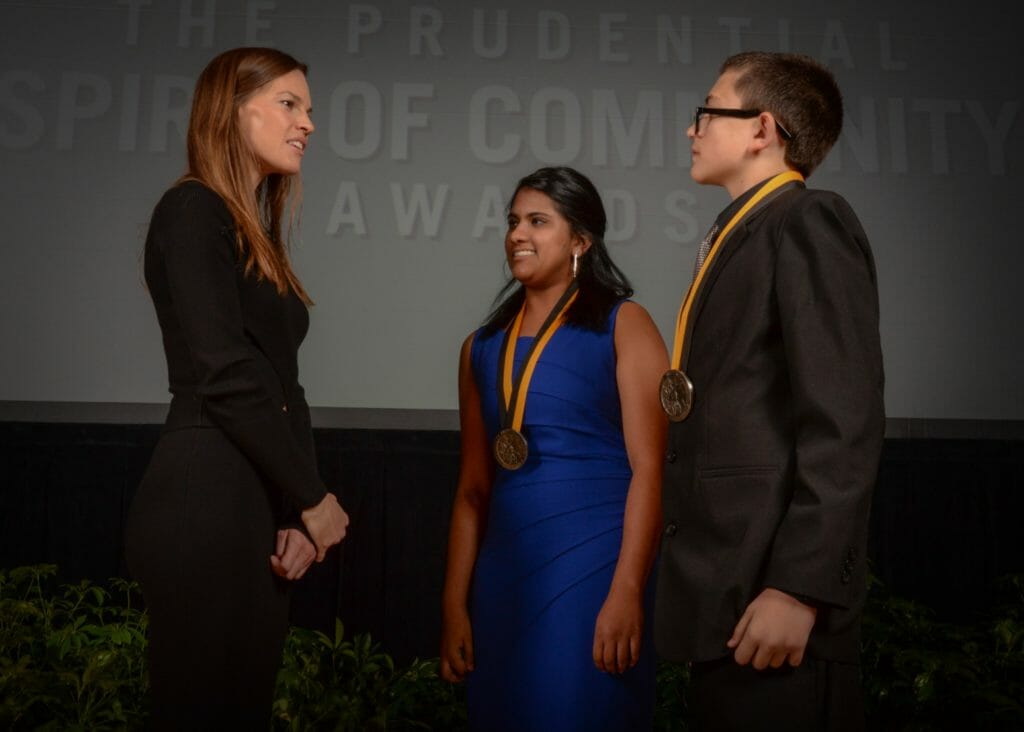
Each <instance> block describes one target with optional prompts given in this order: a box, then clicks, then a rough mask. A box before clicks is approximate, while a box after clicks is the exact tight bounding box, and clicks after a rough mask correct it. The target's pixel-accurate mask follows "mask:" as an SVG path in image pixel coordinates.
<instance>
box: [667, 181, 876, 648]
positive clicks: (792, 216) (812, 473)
mask: <svg viewBox="0 0 1024 732" xmlns="http://www.w3.org/2000/svg"><path fill="white" fill-rule="evenodd" d="M692 317H693V319H694V320H693V329H692V333H691V336H690V347H689V349H688V352H689V357H688V362H687V364H686V371H687V373H688V374H689V376H690V378H691V379H692V381H693V383H694V392H695V393H694V405H693V411H692V413H691V414H690V416H689V417H688V418H687V419H686V420H685V421H684V422H681V423H678V424H673V425H672V427H671V429H670V430H669V446H668V453H667V455H666V459H667V465H666V470H665V479H664V490H663V507H664V515H665V533H664V537H663V542H662V551H661V560H660V565H659V576H658V593H657V601H656V610H655V621H654V630H655V636H656V642H657V646H658V650H659V652H660V653H661V655H662V656H664V657H666V658H670V659H675V660H698V661H700V660H710V659H714V658H719V657H722V656H725V655H727V654H728V653H730V651H729V649H727V648H726V645H725V643H726V641H727V640H728V639H729V637H730V635H731V634H732V630H733V628H734V626H735V625H736V623H737V621H738V620H739V618H740V616H741V615H742V613H743V612H744V610H745V609H746V607H747V605H748V604H749V603H750V602H751V601H752V600H753V599H754V598H755V597H756V596H757V594H758V593H759V592H760V591H761V590H762V589H764V588H765V587H774V588H777V589H779V590H783V591H785V592H788V593H790V594H793V595H797V596H799V597H800V598H801V599H803V600H804V601H806V602H812V603H814V604H816V605H817V606H818V607H819V611H818V616H817V621H816V623H815V627H814V629H813V631H812V634H811V639H810V641H809V644H808V653H810V654H811V655H815V656H817V657H819V658H830V659H837V660H855V659H856V658H857V655H858V650H859V616H860V611H861V609H862V606H863V602H864V596H865V591H866V590H865V586H866V568H865V544H866V539H867V524H868V513H869V509H870V501H871V492H872V489H873V487H874V482H875V478H876V475H877V471H878V459H879V454H880V452H881V445H882V438H883V435H884V430H885V419H884V406H883V373H882V356H881V347H880V344H879V334H878V294H877V281H876V274H875V265H874V260H873V258H872V255H871V250H870V248H869V246H868V241H867V237H866V236H865V234H864V231H863V229H862V228H861V225H860V223H859V222H858V220H857V217H856V216H855V215H854V213H853V211H852V210H851V208H850V207H849V205H848V204H847V203H846V201H844V200H843V199H842V198H841V197H840V196H838V195H836V194H834V193H831V192H828V191H812V190H807V189H805V188H804V187H803V186H796V187H794V188H792V189H789V190H786V191H783V192H782V193H781V194H779V195H778V197H776V198H775V199H774V200H772V201H771V202H770V203H769V204H768V205H767V206H765V207H764V208H762V209H761V210H759V211H755V213H754V214H753V215H751V216H750V217H749V218H748V220H747V221H745V222H744V223H743V224H741V225H740V226H739V227H737V229H736V230H735V231H734V233H733V234H732V236H731V237H730V238H729V239H728V240H727V241H726V242H725V243H724V244H723V248H722V249H721V251H719V252H718V254H717V255H716V258H715V259H714V260H713V262H712V265H711V269H710V270H709V272H708V273H707V275H706V277H705V281H704V283H703V285H702V287H701V291H700V292H699V293H698V295H697V299H696V301H695V303H694V305H693V315H692Z"/></svg>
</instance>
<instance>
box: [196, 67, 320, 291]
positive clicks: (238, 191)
mask: <svg viewBox="0 0 1024 732" xmlns="http://www.w3.org/2000/svg"><path fill="white" fill-rule="evenodd" d="M296 69H298V70H299V71H301V72H302V73H303V74H305V73H306V65H305V64H303V63H301V62H299V61H297V60H296V59H294V58H292V57H291V56H289V55H288V54H286V53H283V52H281V51H278V50H275V49H273V48H235V49H232V50H230V51H225V52H224V53H222V54H220V55H218V56H216V57H215V58H214V59H213V60H212V61H210V63H209V64H207V66H206V68H205V69H203V73H202V74H200V75H199V79H198V80H197V81H196V88H195V94H194V95H193V97H192V114H191V117H190V118H189V123H188V172H187V173H186V174H185V176H184V177H183V178H182V180H190V179H191V180H198V181H199V182H201V183H203V184H204V185H206V186H207V187H209V188H211V189H212V190H214V191H215V192H216V193H217V194H218V195H220V197H221V198H223V199H224V202H225V203H226V204H227V207H228V210H229V211H230V212H231V216H232V217H233V218H234V220H235V231H236V242H237V244H238V252H239V256H241V257H242V258H244V260H245V272H246V274H248V273H250V272H252V271H253V270H255V271H256V275H257V277H259V278H261V279H262V278H264V277H265V278H266V279H268V280H270V281H271V282H273V283H274V284H275V285H276V286H277V291H278V292H279V293H280V294H281V295H282V296H283V295H285V294H286V293H287V292H288V289H289V287H290V288H291V289H292V290H294V291H295V294H296V295H298V296H299V298H300V299H301V300H302V301H303V302H304V303H305V304H306V305H311V304H312V301H311V300H310V298H309V295H307V294H306V291H305V290H304V289H303V287H302V283H301V282H299V278H298V277H297V276H296V275H295V272H294V270H292V266H291V262H290V261H289V259H288V251H287V246H286V244H285V241H284V238H283V236H282V223H283V219H284V211H285V205H286V203H287V202H288V200H289V196H291V205H290V206H289V211H288V229H289V233H290V231H291V225H292V222H293V221H294V219H295V212H296V210H297V207H298V204H299V201H300V199H301V195H302V189H301V181H300V179H299V178H298V176H291V175H280V174H271V175H268V176H266V177H265V178H264V179H263V180H262V181H261V182H260V185H259V188H258V189H257V190H256V195H255V196H253V192H252V189H251V188H250V186H251V178H250V171H251V170H252V167H253V165H256V164H258V161H257V159H256V155H255V153H254V152H253V151H252V149H251V148H250V147H249V145H248V143H247V142H246V141H245V139H244V138H243V137H242V134H241V132H240V130H239V128H238V108H239V107H240V106H241V105H242V104H243V103H244V102H245V101H246V100H247V99H248V98H249V97H250V96H251V95H252V94H253V93H254V92H256V90H257V89H259V88H260V87H262V86H263V85H264V84H267V83H269V82H271V81H273V80H274V79H276V78H278V77H279V76H283V75H284V74H287V73H288V72H290V71H295V70H296Z"/></svg>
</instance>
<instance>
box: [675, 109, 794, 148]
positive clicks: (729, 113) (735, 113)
mask: <svg viewBox="0 0 1024 732" xmlns="http://www.w3.org/2000/svg"><path fill="white" fill-rule="evenodd" d="M764 111H765V110H763V109H729V108H726V107H697V110H696V111H695V112H694V114H693V134H694V135H695V136H697V137H700V136H701V135H703V134H704V131H706V130H707V127H706V126H705V127H704V131H702V130H701V121H700V118H701V117H703V116H705V115H708V116H709V117H710V116H717V117H736V118H737V119H752V118H754V117H756V116H757V115H759V114H761V113H763V112H764ZM772 119H773V120H775V126H776V127H777V128H778V129H779V133H780V134H781V135H782V139H784V140H786V141H787V142H788V141H790V140H792V139H793V135H792V133H790V131H789V130H787V129H786V128H785V127H783V126H782V123H781V122H779V120H777V119H775V115H772Z"/></svg>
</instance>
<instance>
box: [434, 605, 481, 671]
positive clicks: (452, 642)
mask: <svg viewBox="0 0 1024 732" xmlns="http://www.w3.org/2000/svg"><path fill="white" fill-rule="evenodd" d="M454 615H455V617H447V616H446V617H445V619H444V623H443V624H442V628H441V664H440V672H441V678H442V679H444V680H445V681H450V682H452V683H455V684H457V683H459V682H460V681H462V680H463V679H465V678H466V674H467V673H469V672H470V671H472V670H473V629H472V627H471V626H470V623H469V613H467V612H466V611H465V610H463V611H462V612H460V613H454Z"/></svg>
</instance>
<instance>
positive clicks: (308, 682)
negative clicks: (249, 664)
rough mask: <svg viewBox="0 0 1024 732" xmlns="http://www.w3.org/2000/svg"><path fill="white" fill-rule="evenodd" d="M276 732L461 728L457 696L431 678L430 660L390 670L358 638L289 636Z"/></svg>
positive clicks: (340, 633) (296, 632)
mask: <svg viewBox="0 0 1024 732" xmlns="http://www.w3.org/2000/svg"><path fill="white" fill-rule="evenodd" d="M274 725H275V729H281V730H293V731H295V732H297V731H298V730H309V729H317V730H339V732H341V731H344V732H347V731H348V730H352V731H355V730H385V729H388V730H405V729H423V730H458V729H464V728H465V726H466V718H465V705H464V704H463V700H462V697H461V688H459V687H452V686H451V685H449V684H447V683H445V682H443V681H442V680H441V679H440V678H439V677H438V675H437V660H436V659H431V660H426V661H421V660H419V659H417V660H414V661H413V662H412V663H411V664H410V665H409V666H408V667H407V668H404V669H400V670H396V669H395V665H394V662H393V661H392V660H391V657H390V656H388V655H387V654H386V653H384V652H382V651H381V650H380V647H379V645H378V644H376V643H373V642H371V640H370V638H369V636H366V635H359V636H356V637H354V638H353V639H352V640H351V641H348V640H345V637H344V629H343V626H342V623H341V621H340V620H339V621H337V622H336V624H335V631H334V636H333V637H330V636H328V635H326V634H325V633H322V632H319V631H312V630H305V629H302V628H292V630H291V632H290V633H289V636H288V640H287V642H286V644H285V651H284V663H283V667H282V669H281V671H280V672H279V673H278V677H277V698H276V700H275V702H274Z"/></svg>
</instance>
